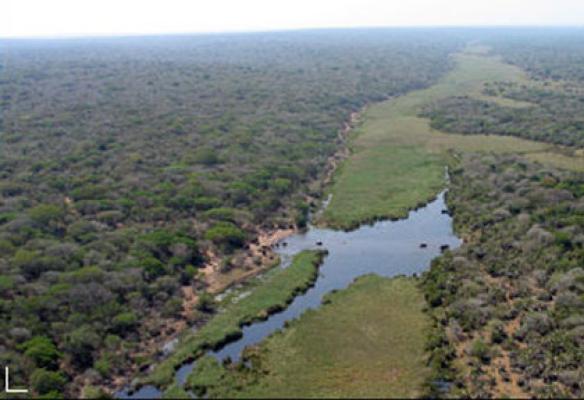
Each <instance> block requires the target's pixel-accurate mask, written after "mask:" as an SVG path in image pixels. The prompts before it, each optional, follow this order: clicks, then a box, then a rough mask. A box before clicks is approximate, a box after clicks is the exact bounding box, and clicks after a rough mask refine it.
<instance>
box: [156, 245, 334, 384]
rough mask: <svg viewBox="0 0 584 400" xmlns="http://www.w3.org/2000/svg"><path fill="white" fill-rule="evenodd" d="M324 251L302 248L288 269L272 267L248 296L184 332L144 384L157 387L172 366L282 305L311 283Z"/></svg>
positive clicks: (169, 378) (236, 334)
mask: <svg viewBox="0 0 584 400" xmlns="http://www.w3.org/2000/svg"><path fill="white" fill-rule="evenodd" d="M324 254H325V253H324V252H322V251H304V252H302V253H300V254H298V255H297V256H295V258H294V260H293V262H292V264H291V265H290V266H289V267H288V268H286V269H277V270H274V271H273V272H272V273H271V274H270V275H269V276H268V278H267V279H266V280H265V281H263V283H262V284H261V285H257V286H256V287H255V288H254V289H253V291H252V292H251V294H250V295H249V296H247V297H245V298H243V299H242V300H241V301H239V302H237V303H234V304H231V305H229V306H227V307H226V308H225V310H224V311H223V312H220V313H219V314H217V315H216V316H215V317H214V318H213V319H212V320H211V321H209V322H208V323H207V324H206V325H205V326H204V327H203V328H201V329H200V330H198V331H197V332H195V333H189V334H187V336H185V337H184V338H183V339H182V341H181V343H180V344H179V347H178V349H177V351H175V352H174V353H173V355H172V356H170V357H169V358H168V359H166V360H164V361H163V362H161V363H160V364H159V365H158V366H157V367H156V369H155V370H154V372H153V373H152V374H151V375H150V376H148V377H147V383H151V384H154V385H157V386H165V385H168V384H170V383H172V381H173V378H174V371H175V369H176V368H178V367H179V366H180V365H181V364H183V363H184V362H185V361H187V360H189V359H191V358H193V357H197V356H199V355H200V354H201V353H202V352H203V351H204V350H206V349H210V348H216V347H219V346H220V345H221V344H223V343H225V342H228V341H230V340H232V339H234V338H237V337H239V336H240V335H241V327H242V326H244V325H246V324H250V323H252V322H253V321H257V320H261V319H264V318H266V317H267V316H268V315H270V314H271V313H274V312H276V311H278V310H281V309H283V308H284V307H286V305H287V304H288V303H289V302H290V301H291V300H292V299H293V298H294V297H295V296H296V295H297V294H298V293H300V292H303V291H305V290H306V289H308V288H309V287H310V286H311V285H312V284H313V283H314V281H315V280H316V278H317V275H318V266H319V264H320V262H321V260H322V257H324Z"/></svg>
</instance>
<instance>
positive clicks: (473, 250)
mask: <svg viewBox="0 0 584 400" xmlns="http://www.w3.org/2000/svg"><path fill="white" fill-rule="evenodd" d="M447 200H448V204H449V207H450V210H451V211H452V213H453V216H454V223H455V227H456V230H457V231H458V232H459V233H460V234H461V235H462V236H463V237H465V238H466V239H467V240H466V243H465V244H464V245H463V246H462V247H460V248H459V249H456V250H453V251H449V252H448V253H447V254H445V255H443V256H442V257H440V258H438V259H436V260H435V261H434V262H433V263H432V267H431V269H430V270H429V271H428V272H427V273H426V274H424V276H423V279H422V288H423V290H424V292H425V295H426V298H427V300H428V302H429V304H430V307H431V313H432V315H433V316H434V318H435V323H436V325H435V329H434V331H433V333H432V336H431V340H430V342H429V346H428V351H429V354H430V360H431V365H432V367H433V369H434V372H435V374H434V376H433V378H432V380H431V382H430V385H429V386H430V388H431V389H432V392H431V393H433V394H434V395H437V394H438V395H439V394H444V388H448V390H450V391H449V392H448V394H449V395H462V396H471V397H500V396H501V395H502V393H501V392H500V391H499V390H501V388H500V387H497V385H498V384H497V382H507V383H509V382H511V380H512V379H511V376H515V377H516V380H515V382H516V384H517V385H518V387H519V388H520V390H523V391H524V392H525V393H527V394H529V395H532V396H535V397H566V396H573V397H577V398H578V397H582V396H583V395H584V369H583V368H582V366H583V365H584V351H583V349H584V335H583V334H582V333H583V332H584V270H583V269H582V265H584V174H577V173H569V172H565V171H559V170H555V169H550V168H545V167H542V166H541V165H539V164H534V163H530V162H527V161H525V160H524V159H522V158H520V157H518V156H498V157H495V156H489V155H482V156H481V155H474V156H467V157H465V158H464V159H463V161H462V164H461V165H460V166H459V167H458V168H455V169H453V170H452V171H451V190H450V191H449V192H448V199H447ZM455 349H458V351H455ZM503 357H507V358H508V359H509V360H510V367H507V366H506V365H505V363H504V362H502V360H503ZM447 382H449V383H450V385H448V384H445V383H447ZM503 393H504V391H503ZM507 395H513V393H511V392H507Z"/></svg>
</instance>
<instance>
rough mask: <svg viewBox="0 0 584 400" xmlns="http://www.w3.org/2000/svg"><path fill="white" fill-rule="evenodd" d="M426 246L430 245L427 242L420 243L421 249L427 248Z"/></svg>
mask: <svg viewBox="0 0 584 400" xmlns="http://www.w3.org/2000/svg"><path fill="white" fill-rule="evenodd" d="M426 247H428V245H427V244H426V243H420V248H421V249H425V248H426Z"/></svg>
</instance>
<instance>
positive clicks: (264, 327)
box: [117, 193, 461, 398]
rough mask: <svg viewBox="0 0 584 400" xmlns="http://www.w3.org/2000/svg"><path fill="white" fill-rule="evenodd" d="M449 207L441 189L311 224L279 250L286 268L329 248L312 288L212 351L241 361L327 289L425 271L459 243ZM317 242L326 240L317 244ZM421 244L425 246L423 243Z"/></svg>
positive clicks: (150, 394) (182, 374)
mask: <svg viewBox="0 0 584 400" xmlns="http://www.w3.org/2000/svg"><path fill="white" fill-rule="evenodd" d="M445 208H446V206H445V202H444V193H441V194H440V195H439V196H438V197H437V198H436V200H434V201H433V202H431V203H429V204H428V205H427V206H425V207H423V208H420V209H419V210H417V211H412V212H410V214H409V216H408V218H406V219H402V220H399V221H383V222H378V223H375V224H374V225H366V226H362V227H361V228H359V229H357V230H355V231H352V232H343V231H333V230H329V229H318V228H314V227H310V228H309V229H308V231H307V232H306V233H302V234H297V235H294V236H292V237H290V238H287V239H285V240H284V241H283V242H285V243H286V246H283V245H280V246H279V247H278V249H276V251H277V252H278V253H279V254H280V256H281V258H282V261H283V262H282V267H287V266H288V265H289V264H290V261H291V259H292V257H293V255H294V254H296V253H298V252H300V251H302V250H308V249H327V250H328V251H329V255H328V256H327V257H326V258H325V259H324V262H323V264H322V265H321V267H320V273H319V277H318V279H317V281H316V283H315V285H314V287H312V288H311V289H309V290H308V291H307V292H306V293H305V294H303V295H300V296H298V297H296V298H295V299H294V301H293V302H292V303H291V304H290V306H289V307H288V308H286V309H285V310H284V311H282V312H280V313H278V314H274V315H271V316H270V317H269V318H268V319H267V320H266V321H262V322H258V323H255V324H253V325H250V326H246V327H244V328H243V336H242V337H241V338H240V339H239V340H237V341H235V342H232V343H230V344H228V345H226V346H224V347H223V348H222V349H220V350H218V351H212V352H209V354H211V355H212V356H214V357H216V358H217V359H218V360H224V359H225V358H227V357H230V358H231V359H232V360H233V361H234V362H235V361H239V359H240V357H241V352H242V350H243V349H244V348H245V347H246V346H249V345H253V344H257V343H259V342H261V341H262V340H263V339H265V338H266V337H267V336H269V335H270V334H272V333H273V332H275V331H277V330H278V329H281V328H282V327H283V326H284V323H285V322H286V321H290V320H292V319H294V318H297V317H298V316H300V315H301V314H302V313H303V312H304V311H306V310H307V309H310V308H317V307H318V306H319V305H320V304H321V300H322V298H323V296H324V295H325V294H327V293H329V292H331V291H332V290H335V289H337V290H338V289H344V288H346V287H347V286H349V285H350V284H351V282H353V280H355V278H357V277H359V276H362V275H365V274H370V273H375V274H378V275H381V276H386V277H393V276H397V275H413V274H420V273H421V272H423V271H425V270H426V269H427V268H428V267H429V266H430V261H431V260H432V259H433V258H435V257H436V256H438V255H439V254H440V246H442V245H448V246H449V247H450V248H455V247H458V246H459V245H460V243H461V241H460V239H458V238H457V237H456V236H455V235H454V233H453V231H452V219H451V217H450V216H449V215H448V214H443V213H442V210H444V209H445ZM318 242H321V243H322V245H320V246H319V245H317V243H318ZM422 243H425V244H426V245H427V247H425V248H421V247H420V244H422ZM193 368H194V363H190V364H186V365H184V366H183V367H182V368H180V369H179V370H178V371H177V373H176V379H177V382H178V383H179V384H183V383H184V382H185V380H186V378H187V376H188V375H189V374H190V372H191V371H192V369H193ZM117 396H118V397H121V398H158V397H160V396H161V392H160V391H159V390H158V389H156V388H155V387H151V386H146V387H143V388H141V389H140V390H139V391H137V392H135V393H133V395H132V396H130V395H128V393H127V392H120V393H118V394H117Z"/></svg>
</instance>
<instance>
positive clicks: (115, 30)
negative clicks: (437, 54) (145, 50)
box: [0, 0, 584, 36]
mask: <svg viewBox="0 0 584 400" xmlns="http://www.w3.org/2000/svg"><path fill="white" fill-rule="evenodd" d="M428 25H430V26H436V25H439V26H453V25H454V26H460V25H464V26H468V25H584V0H208V1H207V0H0V36H61V35H84V34H127V33H162V32H169V33H170V32H217V31H249V30H272V29H297V28H314V27H355V26H428Z"/></svg>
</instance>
